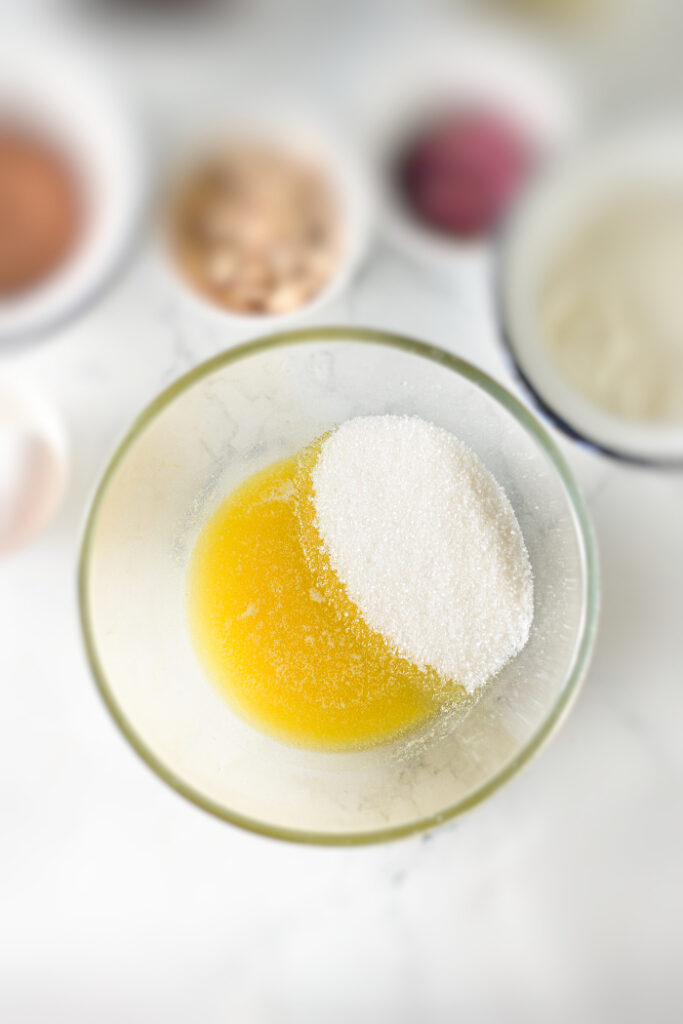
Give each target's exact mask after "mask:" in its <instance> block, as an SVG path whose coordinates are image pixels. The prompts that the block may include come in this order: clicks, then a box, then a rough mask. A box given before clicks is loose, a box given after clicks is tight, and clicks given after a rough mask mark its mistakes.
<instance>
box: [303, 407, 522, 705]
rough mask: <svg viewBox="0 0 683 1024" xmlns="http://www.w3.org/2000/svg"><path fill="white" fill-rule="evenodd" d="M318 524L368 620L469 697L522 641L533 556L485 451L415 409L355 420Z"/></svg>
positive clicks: (319, 500) (331, 460)
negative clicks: (479, 454) (409, 413)
mask: <svg viewBox="0 0 683 1024" xmlns="http://www.w3.org/2000/svg"><path fill="white" fill-rule="evenodd" d="M312 483H313V498H314V504H315V512H316V525H317V528H318V531H319V533H320V536H321V539H322V541H323V544H324V546H325V548H326V550H327V553H328V555H329V558H330V563H331V566H332V568H333V569H334V571H335V572H336V574H337V576H338V578H339V579H340V580H341V582H342V583H343V584H344V586H345V588H346V591H347V593H348V596H349V598H350V599H351V601H353V603H354V604H355V605H356V607H357V608H358V610H359V612H360V613H361V615H362V617H363V618H364V620H365V622H366V623H367V625H368V626H369V627H370V628H371V629H373V630H375V631H376V632H378V633H381V634H382V635H383V636H384V638H385V639H386V640H387V641H388V642H389V643H390V644H391V646H392V647H393V648H394V649H395V650H396V651H397V653H398V654H400V655H402V656H403V657H405V658H408V659H410V660H411V661H413V662H414V663H415V664H417V665H419V666H420V667H421V668H427V667H430V668H432V669H434V670H435V671H436V672H438V673H439V674H440V675H441V676H442V677H444V678H446V679H449V680H453V681H455V682H458V683H460V684H461V685H463V686H464V687H465V688H466V689H467V690H469V691H470V692H472V691H474V690H476V689H477V688H478V687H480V686H482V685H483V684H484V683H485V682H486V681H487V680H488V679H490V678H491V677H492V676H494V675H495V674H496V673H497V672H498V671H499V670H500V669H501V668H502V667H503V665H505V664H506V662H508V661H509V660H510V659H511V658H513V657H514V656H515V655H516V654H518V653H519V651H520V650H521V649H522V648H523V647H524V645H525V643H526V641H527V639H528V636H529V629H530V627H531V620H532V617H533V582H532V575H531V564H530V562H529V555H528V553H527V550H526V547H525V545H524V540H523V538H522V532H521V530H520V528H519V524H518V522H517V519H516V518H515V514H514V512H513V509H512V506H511V505H510V502H509V501H508V499H507V497H506V496H505V494H504V492H503V490H502V489H501V487H500V486H499V485H498V484H497V483H496V481H495V480H494V478H493V477H492V476H491V474H490V473H489V471H488V470H487V469H486V468H485V467H484V466H483V464H482V463H481V462H480V460H479V459H478V458H477V456H476V455H475V454H474V453H473V452H472V451H470V449H469V448H467V447H466V446H465V445H464V444H463V443H462V442H461V441H459V440H458V439H457V438H456V437H454V436H453V435H452V434H450V433H448V432H447V431H446V430H442V429H441V428H439V427H436V426H434V425H433V424H431V423H427V422H426V421H425V420H422V419H419V418H417V417H411V416H364V417H359V418H358V419H352V420H348V421H347V422H346V423H343V424H342V425H341V426H340V427H339V428H338V429H337V430H336V431H334V433H332V434H331V435H330V436H329V437H328V438H327V439H326V440H325V441H324V442H323V444H322V447H321V451H320V455H319V457H318V460H317V462H316V464H315V466H314V467H313V471H312Z"/></svg>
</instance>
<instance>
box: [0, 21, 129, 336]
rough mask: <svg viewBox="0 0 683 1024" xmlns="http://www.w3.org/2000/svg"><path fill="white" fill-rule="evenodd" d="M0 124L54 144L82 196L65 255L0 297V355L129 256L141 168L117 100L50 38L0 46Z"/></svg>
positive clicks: (83, 302)
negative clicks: (78, 222)
mask: <svg viewBox="0 0 683 1024" xmlns="http://www.w3.org/2000/svg"><path fill="white" fill-rule="evenodd" d="M0 120H1V121H2V122H6V123H9V124H11V125H12V126H16V127H17V128H19V129H21V130H26V132H27V133H29V134H32V135H35V137H36V138H37V139H42V138H45V139H46V140H48V141H54V143H55V144H56V145H57V146H58V147H59V149H60V150H61V151H62V153H63V154H64V158H65V160H66V161H67V162H68V163H69V164H71V165H72V167H73V171H74V174H75V176H76V178H77V181H78V185H79V187H80V189H81V192H82V199H83V207H84V210H83V226H82V231H81V232H80V235H79V237H78V239H77V241H76V244H75V246H74V248H73V251H72V252H70V254H69V255H68V256H67V257H66V258H65V259H64V261H63V263H62V264H61V265H59V266H58V267H56V268H55V271H54V272H53V273H51V274H50V275H49V276H47V277H46V278H45V279H44V280H41V281H40V282H38V283H36V285H35V286H34V287H31V288H29V289H27V290H25V291H22V292H20V293H18V294H17V295H10V296H8V297H6V298H3V299H0V351H2V349H3V348H5V349H6V348H8V347H9V346H10V345H11V344H12V343H15V342H21V343H22V344H23V343H25V342H26V341H29V340H32V339H36V338H38V337H41V336H43V335H45V334H46V333H47V332H49V331H51V330H53V329H55V328H56V327H58V326H59V325H61V324H63V323H65V322H67V321H68V320H69V319H71V318H72V317H73V316H75V315H76V314H77V313H79V312H80V311H82V310H83V309H84V308H85V307H87V306H88V305H89V304H90V302H91V301H93V299H95V298H96V297H97V296H98V295H99V293H100V292H101V290H102V288H103V287H104V286H105V284H106V283H107V282H108V281H109V280H110V278H111V277H112V276H113V274H114V273H115V271H116V270H118V269H119V268H120V267H121V266H122V264H123V262H124V258H125V257H126V256H128V255H129V254H130V247H131V245H132V242H133V239H134V236H135V234H136V230H137V229H138V227H139V222H140V219H141V215H142V211H143V204H144V194H145V177H146V172H145V162H144V159H143V150H142V144H141V140H140V139H139V137H138V135H137V133H136V130H135V128H134V125H133V122H132V121H131V119H130V118H129V116H128V114H127V111H126V107H125V104H124V103H123V101H122V100H121V98H120V97H119V96H117V95H116V94H115V92H114V91H113V90H112V89H111V88H110V86H109V83H108V81H107V79H106V78H105V76H104V74H103V73H102V72H101V69H99V68H98V67H96V66H95V64H94V61H91V60H89V59H87V58H86V57H85V55H84V53H83V51H82V49H79V48H77V47H76V46H75V45H72V44H70V43H68V42H64V41H63V40H60V38H59V37H57V38H55V37H54V36H50V37H49V38H42V37H36V36H30V37H29V36H27V37H23V36H15V35H14V34H13V33H11V32H8V33H7V34H6V35H5V36H4V37H3V39H2V40H1V41H0Z"/></svg>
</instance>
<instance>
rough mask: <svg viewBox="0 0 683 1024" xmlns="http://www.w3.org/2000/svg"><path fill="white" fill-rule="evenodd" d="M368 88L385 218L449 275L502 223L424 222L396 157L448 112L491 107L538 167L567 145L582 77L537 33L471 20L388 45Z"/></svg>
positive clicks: (368, 125) (415, 253)
mask: <svg viewBox="0 0 683 1024" xmlns="http://www.w3.org/2000/svg"><path fill="white" fill-rule="evenodd" d="M364 94H365V95H366V96H367V97H368V98H369V99H368V101H367V102H366V104H365V105H364V108H363V109H364V117H363V120H364V124H363V127H362V135H363V138H364V140H365V146H366V150H367V152H368V154H369V160H370V161H371V162H372V163H373V164H374V166H375V168H376V172H377V175H378V183H377V191H378V194H379V195H380V196H381V208H380V223H381V226H382V228H383V230H384V232H385V234H386V236H387V238H388V240H389V241H390V242H391V243H392V244H394V245H396V246H397V248H399V249H400V250H401V251H402V252H403V253H405V254H406V255H408V256H410V257H412V258H414V259H417V260H419V261H420V262H421V263H423V264H424V265H425V266H426V267H427V268H428V269H430V270H432V271H437V272H441V273H444V272H445V273H446V274H450V273H453V272H457V271H458V270H460V269H462V268H463V265H465V264H471V263H472V261H475V262H477V263H479V262H481V261H482V260H486V259H487V258H488V256H489V254H490V251H491V242H492V238H493V237H494V235H495V229H491V230H489V231H487V232H484V233H482V234H481V235H478V236H475V237H473V238H458V237H457V236H456V235H455V234H451V235H448V234H446V233H443V232H441V233H440V232H438V231H436V230H434V229H432V228H430V227H429V225H427V224H425V223H423V222H421V220H420V218H419V217H418V216H417V215H416V214H415V213H414V212H413V211H411V210H410V208H409V204H408V202H407V201H406V198H405V196H404V195H402V194H401V189H400V187H399V181H398V177H399V176H398V166H397V164H398V161H399V159H400V157H401V154H402V153H403V152H404V151H405V148H406V146H408V147H410V144H411V143H412V142H413V141H414V140H416V139H419V137H420V134H421V133H422V132H424V130H425V128H428V127H429V125H430V124H431V123H432V122H434V121H435V119H437V120H438V119H439V118H440V117H442V116H448V114H449V113H453V112H459V111H462V112H463V113H467V112H468V111H470V110H472V111H483V112H490V113H492V114H494V115H499V116H500V117H501V119H503V121H505V122H507V123H508V124H509V126H510V128H512V129H517V131H518V133H519V135H520V139H521V140H525V141H527V142H528V144H529V147H530V151H531V153H532V155H533V158H534V159H533V163H534V166H537V165H539V164H543V162H545V161H546V160H549V159H552V158H553V157H554V156H557V155H558V154H560V153H561V152H562V151H563V150H564V149H565V148H566V147H567V146H568V145H569V144H570V143H571V142H572V140H573V139H574V138H575V137H576V134H577V132H578V130H579V126H580V122H581V106H582V104H581V101H580V93H579V89H578V86H577V83H576V81H575V80H573V79H572V78H571V77H570V76H569V75H568V74H567V73H566V72H565V70H563V66H562V64H561V62H560V61H559V59H558V56H557V54H555V55H553V54H551V53H548V52H547V51H546V50H545V49H544V47H543V46H542V45H541V44H540V43H539V42H538V41H535V40H534V37H533V36H525V35H520V34H518V33H515V32H513V31H512V30H511V29H508V30H501V29H500V28H496V27H495V26H494V25H493V24H486V23H477V22H469V21H467V20H463V21H462V22H461V23H460V24H459V25H458V27H457V31H454V29H453V26H452V25H447V26H445V28H444V31H443V32H438V33H435V32H434V31H433V30H432V31H431V32H430V33H429V34H426V33H421V34H420V33H416V34H415V35H414V36H413V37H412V38H411V40H410V45H409V48H408V47H405V48H404V49H397V50H395V51H394V52H389V53H388V54H385V55H384V57H383V58H382V59H381V61H379V62H378V63H377V65H376V66H375V68H374V72H373V74H372V76H370V78H369V79H368V81H366V82H365V83H364ZM532 173H533V172H532Z"/></svg>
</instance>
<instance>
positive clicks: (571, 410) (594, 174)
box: [497, 114, 683, 466]
mask: <svg viewBox="0 0 683 1024" xmlns="http://www.w3.org/2000/svg"><path fill="white" fill-rule="evenodd" d="M682 180H683V120H681V119H680V117H672V116H669V115H666V116H662V115H656V114H653V115H652V117H651V118H650V120H649V121H648V122H647V123H640V124H638V125H635V126H629V127H628V128H626V129H613V130H612V131H611V132H608V133H607V134H606V135H604V134H603V135H602V136H601V137H600V138H599V139H593V140H588V141H586V142H585V143H584V144H583V145H582V147H581V149H580V150H578V151H577V152H576V153H575V154H574V155H573V156H572V158H571V159H568V160H567V161H565V162H564V163H563V164H562V165H560V166H558V167H555V168H553V169H551V171H550V172H549V173H548V174H547V175H545V176H544V177H542V178H541V179H540V180H539V181H538V182H537V183H536V184H535V185H534V186H532V188H531V189H530V190H529V192H528V194H527V195H526V196H525V197H524V199H523V200H522V202H521V203H520V204H519V205H518V207H517V208H516V210H515V211H514V212H513V214H512V216H511V218H510V220H509V222H508V224H507V226H506V232H505V236H504V238H503V241H502V245H501V248H500V253H499V264H498V270H497V277H498V282H497V290H498V311H499V317H500V321H501V327H502V334H503V338H504V340H505V344H506V347H507V349H508V352H509V354H510V356H511V358H512V361H513V363H514V367H515V369H516V372H517V374H518V376H519V377H520V378H521V380H522V382H523V383H524V385H525V386H526V389H527V391H528V393H529V394H530V395H531V397H532V398H533V400H534V401H535V403H536V405H537V406H538V408H539V409H540V410H541V411H542V412H543V414H544V415H546V416H548V417H549V418H550V419H551V420H552V421H553V422H554V423H555V424H556V425H557V426H559V427H560V429H562V430H563V431H565V433H567V434H568V435H569V436H570V437H572V438H574V439H575V440H579V441H582V442H585V443H586V444H588V445H590V446H591V447H593V448H596V449H598V450H600V451H603V452H604V453H606V454H608V455H612V456H615V457H617V458H621V459H626V460H629V461H632V462H637V463H643V464H649V465H664V466H666V465H677V466H683V424H681V423H680V422H671V423H665V422H654V421H653V422H649V421H647V420H639V419H636V418H627V417H625V416H619V415H615V414H614V413H613V412H611V411H609V410H608V409H607V408H604V407H601V406H600V405H598V404H596V403H595V402H592V401H590V400H589V399H588V398H587V397H585V396H584V395H583V394H582V393H580V392H579V391H578V390H577V389H576V388H575V387H574V386H573V385H572V384H571V383H570V382H569V381H568V380H567V378H566V377H565V376H564V375H563V373H562V372H561V370H560V368H559V367H558V365H557V364H556V362H555V360H554V359H553V358H552V356H551V351H550V347H549V344H548V339H547V338H546V337H545V336H544V333H543V330H542V328H541V324H540V298H541V292H542V284H543V279H544V275H545V274H546V272H547V270H548V267H549V266H550V265H551V263H552V261H553V259H554V258H555V256H556V255H558V253H559V252H561V251H562V249H563V247H564V246H565V245H566V243H567V242H568V241H569V240H571V238H572V237H573V235H574V234H575V233H576V231H577V228H579V227H580V226H581V225H582V224H586V225H587V224H588V223H589V222H590V221H591V219H592V218H593V217H594V216H595V215H596V214H599V213H600V211H601V210H604V209H606V208H609V205H610V203H611V202H613V200H614V199H615V198H617V199H619V197H620V196H622V195H623V196H628V195H629V194H633V193H634V190H640V189H642V188H643V186H645V188H649V189H652V188H653V187H654V189H655V190H658V189H660V188H661V187H667V188H673V189H676V188H678V189H679V190H680V182H681V181H682ZM598 344H599V339H596V345H598ZM643 345H644V346H645V348H644V350H643V358H645V359H647V358H648V353H647V339H643ZM650 358H652V359H654V351H653V352H652V353H651V355H650ZM617 370H618V368H617ZM595 372H596V373H597V372H599V362H598V359H597V352H596V359H595ZM615 372H616V371H615ZM621 377H624V375H623V372H622V374H621ZM620 379H621V378H620V377H619V376H617V377H616V378H615V380H616V383H619V380H620ZM622 384H623V386H624V387H626V386H627V383H626V380H625V378H624V379H623V380H622ZM681 387H683V381H681V382H680V383H679V389H680V388H681Z"/></svg>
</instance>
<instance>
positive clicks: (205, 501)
mask: <svg viewBox="0 0 683 1024" xmlns="http://www.w3.org/2000/svg"><path fill="white" fill-rule="evenodd" d="M376 413H407V414H412V415H417V416H422V417H424V418H425V419H427V420H431V421H432V422H434V423H437V424H438V425H440V426H442V427H445V428H446V429H448V430H450V431H452V432H453V433H454V434H456V435H457V436H458V437H460V438H461V439H462V440H463V441H464V442H465V443H466V444H468V445H469V446H470V447H471V448H472V449H473V450H474V451H475V452H476V453H477V454H478V455H479V457H480V458H481V459H482V461H483V462H484V463H485V465H486V466H487V467H488V468H489V469H490V471H491V472H492V473H493V474H494V476H495V477H496V479H497V480H498V481H499V483H500V484H501V485H502V486H503V488H504V489H505V491H506V493H507V495H508V497H509V499H510V501H511V502H512V505H513V507H514V509H515V512H516V514H517V517H518V519H519V523H520V526H521V528H522V532H523V534H524V538H525V541H526V544H527V547H528V550H529V555H530V557H531V562H532V566H533V571H534V578H535V617H534V623H533V627H532V631H531V636H530V639H529V643H528V644H527V646H526V647H525V649H524V650H523V651H522V653H521V654H520V655H519V656H518V657H517V658H516V659H515V660H514V661H513V662H512V663H511V664H509V665H508V666H507V667H506V668H505V669H504V670H503V672H501V673H500V674H499V675H498V676H497V677H496V678H495V679H493V680H492V681H491V682H490V683H489V684H488V685H487V686H486V687H484V688H483V690H482V691H480V695H479V697H478V699H476V700H474V699H473V700H472V701H470V702H469V703H466V704H464V705H462V706H461V707H460V708H458V709H456V710H452V711H450V712H448V713H444V714H443V715H442V716H441V717H440V718H437V719H436V720H434V721H432V722H431V723H430V724H429V725H427V726H424V727H423V728H422V729H420V730H419V731H418V732H414V733H412V734H410V735H407V736H404V737H402V738H401V739H399V740H396V741H394V742H392V743H388V744H386V745H383V746H378V747H375V748H373V749H370V750H363V751H358V752H350V753H348V752H347V753H324V752H319V751H308V750H302V749H299V748H296V747H293V746H288V745H285V744H283V743H281V742H278V741H277V740H275V739H272V738H270V737H269V736H266V735H264V734H262V733H260V732H258V731H257V730H255V729H254V728H253V727H252V726H250V725H248V724H247V723H246V722H245V721H243V720H242V719H241V718H239V717H238V716H237V715H236V714H235V713H234V712H233V710H232V709H231V708H230V707H229V706H228V704H227V703H226V702H225V701H224V699H223V698H222V697H221V696H220V695H219V693H218V692H217V691H216V690H215V689H214V687H213V686H212V685H211V684H210V683H209V682H208V680H207V679H206V678H205V676H204V674H203V672H202V670H201V668H200V666H199V663H198V661H197V658H196V657H195V654H194V652H193V648H192V645H191V641H190V637H189V634H188V626H187V621H186V605H185V600H186V594H185V576H186V567H187V562H188V558H189V555H190V552H191V551H192V547H193V544H194V541H195V538H196V536H197V533H198V531H199V530H200V529H201V527H202V525H203V523H204V522H205V520H206V518H207V516H209V515H210V513H211V512H212V510H213V509H214V508H215V507H216V505H217V504H218V503H219V502H220V501H221V500H222V499H223V498H224V497H225V496H226V494H228V493H229V492H230V491H231V490H232V489H233V488H234V487H235V486H236V485H237V484H238V483H239V482H240V481H241V480H242V479H243V478H244V477H245V476H247V475H248V474H250V473H253V472H254V471H255V470H257V469H259V468H261V467H263V466H265V465H267V464H268V463H270V462H272V461H274V460H275V459H279V458H281V457H283V456H286V455H289V454H292V453H293V452H295V451H296V450H297V449H298V448H300V447H302V446H303V445H305V444H307V443H308V442H309V441H311V440H312V439H313V438H315V437H317V436H319V435H320V434H322V433H323V432H324V431H326V430H328V429H329V428H330V427H332V426H333V425H334V424H337V423H339V422H341V421H343V420H345V419H348V418H349V417H351V416H360V415H368V414H376ZM79 594H80V611H81V621H82V627H83V636H84V640H85V646H86V650H87V653H88V657H89V659H90V664H91V666H92V670H93V673H94V675H95V679H96V681H97V685H98V687H99V689H100V692H101V694H102V696H103V698H104V700H105V702H106V704H107V706H108V708H109V710H110V711H111V713H112V715H113V717H114V719H115V720H116V722H117V723H118V725H119V727H120V728H121V729H122V731H123V733H124V734H125V736H126V737H127V739H128V740H129V741H130V743H131V744H132V746H133V747H134V748H135V750H136V751H137V752H138V754H139V755H140V756H141V757H142V758H143V760H144V761H146V762H147V764H148V765H149V766H150V767H151V768H152V769H153V770H154V771H155V772H156V773H157V774H158V775H159V776H160V777H161V778H162V779H164V780H165V781H166V782H168V783H169V784H170V785H171V786H173V787H174V788H175V789H177V790H178V792H180V793H182V794H183V795H184V796H186V797H187V798H188V799H190V800H192V801H193V802H194V803H195V804H197V805H198V806H200V807H203V808H204V809H205V810H207V811H210V812H212V813H213V814H215V815H217V816H218V817H221V818H224V819H225V820H226V821H229V822H232V823H233V824H235V825H241V826H243V827H244V828H249V829H253V830H254V831H257V832H262V833H265V834H267V835H270V836H277V837H280V838H284V839H292V840H299V841H305V842H312V843H329V844H332V843H347V844H352V843H363V842H370V841H377V840H384V839H390V838H394V837H397V836H401V835H405V834H408V833H410V832H413V831H417V830H419V829H424V828H427V827H429V826H433V825H435V824H437V823H438V822H441V821H444V820H446V819H448V818H450V817H453V815H455V814H458V813H459V812H461V811H463V810H465V809H466V808H468V807H472V806H473V805H474V804H476V803H478V802H479V801H480V800H482V799H483V798H484V797H486V796H488V795H489V794H490V793H492V792H493V791H494V790H495V789H497V788H498V786H500V785H501V784H502V783H503V782H505V781H506V780H507V779H509V778H510V777H511V776H512V775H513V774H514V773H515V772H516V771H517V770H518V769H519V768H520V767H521V766H522V765H523V764H524V763H525V762H526V761H528V760H529V759H530V757H531V756H532V755H533V754H534V753H535V752H536V751H537V750H538V749H539V747H540V746H541V744H542V743H543V742H544V740H546V739H547V737H548V736H549V735H550V733H551V732H552V730H553V729H554V728H555V727H556V726H557V724H558V722H559V721H560V719H561V718H562V716H563V714H564V713H565V712H566V710H567V708H568V706H569V704H570V701H571V699H572V697H573V696H574V695H575V693H576V691H577V689H578V686H579V683H580V681H581V679H582V677H583V675H584V673H585V670H586V666H587V662H588V659H589V655H590V651H591V647H592V642H593V638H594V634H595V627H596V617H597V608H598V571H597V562H596V554H595V546H594V541H593V537H592V532H591V528H590V524H589V520H588V517H587V513H586V510H585V507H584V504H583V501H582V499H581V497H580V495H579V493H578V491H577V488H576V484H575V483H574V480H573V478H572V476H571V474H570V472H569V470H568V468H567V466H566V465H565V463H564V461H563V460H562V458H561V456H560V454H559V452H558V451H557V449H556V447H555V445H554V444H553V442H552V441H551V439H550V438H549V436H548V434H547V433H546V432H545V430H544V429H543V428H542V427H541V426H540V424H539V423H538V422H537V421H536V419H535V418H534V417H533V416H532V415H531V414H530V413H529V412H528V411H527V410H526V409H525V408H524V407H523V406H522V405H520V403H519V402H517V401H516V400H515V399H514V398H513V397H512V396H511V395H510V394H508V393H507V392H506V391H505V390H504V389H503V388H502V387H500V385H498V384H496V383H495V382H494V381H493V380H491V379H490V378H488V377H486V376H485V375H484V374H482V373H481V372H480V371H479V370H477V369H475V368H474V367H473V366H471V365H469V364H468V363H465V362H463V361H462V360H460V359H457V358H455V357H454V356H452V355H450V354H448V353H446V352H443V351H441V350H440V349H437V348H434V347H431V346H427V345H423V344H421V343H419V342H417V341H413V340H411V339H409V338H403V337H399V336H396V335H389V334H385V333H382V332H379V331H369V330H359V329H357V328H313V329H311V330H304V331H295V332H291V333H287V334H280V335H276V336H273V337H269V338H264V339H262V340H258V341H254V342H249V343H248V344H245V345H242V346H241V347H239V348H233V349H231V350H230V351H228V352H225V353H223V354H221V355H219V356H217V357H216V358H215V359H211V360H209V361H208V362H206V363H204V364H203V365H202V366H199V367H197V368H196V369H195V370H192V372H190V373H188V374H187V375H186V376H185V377H183V378H182V379H181V380H179V381H177V382H176V383H175V384H173V385H172V386H171V387H170V388H168V389H167V390H166V391H164V392H163V393H162V394H161V395H160V396H159V397H158V398H157V399H156V400H155V401H154V402H153V403H152V404H151V405H150V406H149V407H148V408H147V409H146V410H145V411H144V412H143V413H142V415H141V416H140V417H139V418H138V419H137V420H136V422H135V423H134V424H133V426H132V428H131V429H130V431H129V433H128V434H127V436H126V437H125V438H124V440H123V442H122V443H121V444H120V446H119V448H118V450H117V451H116V453H115V455H114V457H113V459H112V460H111V462H110V464H109V466H108V468H107V470H106V472H105V474H104V476H103V478H102V480H101V482H100V484H99V487H98V488H97V492H96V494H95V497H94V500H93V504H92V507H91V510H90V514H89V517H88V521H87V525H86V529H85V536H84V539H83V546H82V552H81V561H80V576H79Z"/></svg>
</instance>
